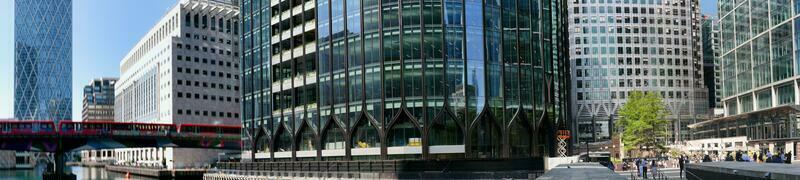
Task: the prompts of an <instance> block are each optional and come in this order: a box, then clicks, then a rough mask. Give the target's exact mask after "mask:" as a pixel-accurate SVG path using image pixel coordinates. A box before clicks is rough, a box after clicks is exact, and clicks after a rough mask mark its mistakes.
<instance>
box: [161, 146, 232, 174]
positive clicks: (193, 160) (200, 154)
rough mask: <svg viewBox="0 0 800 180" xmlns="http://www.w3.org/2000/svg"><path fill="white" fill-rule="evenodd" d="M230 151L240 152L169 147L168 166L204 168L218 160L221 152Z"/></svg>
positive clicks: (175, 167)
mask: <svg viewBox="0 0 800 180" xmlns="http://www.w3.org/2000/svg"><path fill="white" fill-rule="evenodd" d="M223 152H230V153H234V152H236V153H238V152H239V151H231V150H220V149H196V148H169V149H167V154H171V155H172V156H167V162H172V163H167V166H170V165H171V166H172V167H171V168H172V169H184V168H204V167H210V166H211V164H213V163H214V162H217V159H218V158H219V153H223Z"/></svg>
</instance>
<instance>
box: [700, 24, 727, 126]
mask: <svg viewBox="0 0 800 180" xmlns="http://www.w3.org/2000/svg"><path fill="white" fill-rule="evenodd" d="M702 18H703V19H702V21H701V22H702V27H701V29H702V34H701V36H702V38H703V75H705V76H704V77H703V81H704V83H705V86H706V89H708V107H709V108H710V109H716V108H722V103H720V100H721V99H722V97H721V94H722V92H721V91H722V89H721V88H722V82H721V74H720V73H721V70H720V62H719V58H717V57H719V56H720V47H719V45H720V40H719V23H718V22H719V21H717V18H715V17H712V16H707V15H703V16H702ZM715 116H716V112H715Z"/></svg>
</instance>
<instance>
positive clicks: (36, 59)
mask: <svg viewBox="0 0 800 180" xmlns="http://www.w3.org/2000/svg"><path fill="white" fill-rule="evenodd" d="M14 43H15V49H14V118H15V119H19V120H47V119H51V120H54V121H58V120H68V119H72V1H71V0H63V1H37V0H16V1H14Z"/></svg>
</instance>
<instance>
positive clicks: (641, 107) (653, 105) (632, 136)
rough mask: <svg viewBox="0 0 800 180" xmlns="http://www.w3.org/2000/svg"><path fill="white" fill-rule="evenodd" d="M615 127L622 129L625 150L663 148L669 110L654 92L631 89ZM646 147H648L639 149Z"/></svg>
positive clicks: (661, 149)
mask: <svg viewBox="0 0 800 180" xmlns="http://www.w3.org/2000/svg"><path fill="white" fill-rule="evenodd" d="M618 114H619V121H618V122H617V123H616V125H617V128H619V129H623V131H622V142H623V143H624V144H625V151H629V150H639V151H640V152H641V151H648V150H659V151H663V150H665V147H664V142H663V141H659V139H661V138H663V137H666V136H667V135H668V134H667V127H668V125H669V121H668V120H666V117H667V116H669V110H667V107H666V106H665V105H664V102H663V101H662V100H661V96H660V95H659V94H658V93H656V92H646V93H643V92H641V91H633V92H631V94H630V96H629V97H628V102H626V103H625V105H623V106H622V108H621V109H620V110H619V112H618ZM640 147H648V149H639V148H640Z"/></svg>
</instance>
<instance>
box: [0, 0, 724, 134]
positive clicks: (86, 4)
mask: <svg viewBox="0 0 800 180" xmlns="http://www.w3.org/2000/svg"><path fill="white" fill-rule="evenodd" d="M716 2H717V1H716V0H700V7H701V9H702V13H704V14H709V15H716V12H717V10H716V9H717V6H716ZM174 4H175V0H124V1H122V0H74V1H73V6H72V8H73V11H72V13H73V15H72V34H73V35H72V44H73V46H72V59H73V67H72V72H73V75H72V93H73V95H72V104H73V105H72V107H73V108H72V117H73V119H76V120H77V119H81V118H80V114H81V103H82V102H81V100H82V99H83V94H82V92H83V90H82V88H83V86H84V85H85V84H86V83H88V82H89V81H90V80H92V79H94V78H98V77H118V76H119V61H120V60H121V59H122V58H123V57H124V56H125V54H126V53H128V51H130V48H131V47H133V45H135V44H136V42H137V41H139V38H141V37H142V36H143V35H144V34H145V33H147V31H148V30H150V27H152V26H153V25H154V24H155V23H156V22H157V21H158V20H159V19H160V18H161V16H162V15H163V14H164V13H166V12H167V11H168V10H169V9H170V8H171V7H172V6H173V5H174ZM13 17H14V1H13V0H0V118H9V117H13V109H14V107H13V104H14V98H13V97H14V93H13V92H14V73H13V72H14V68H13V66H14V47H13V43H14V19H13Z"/></svg>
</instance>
